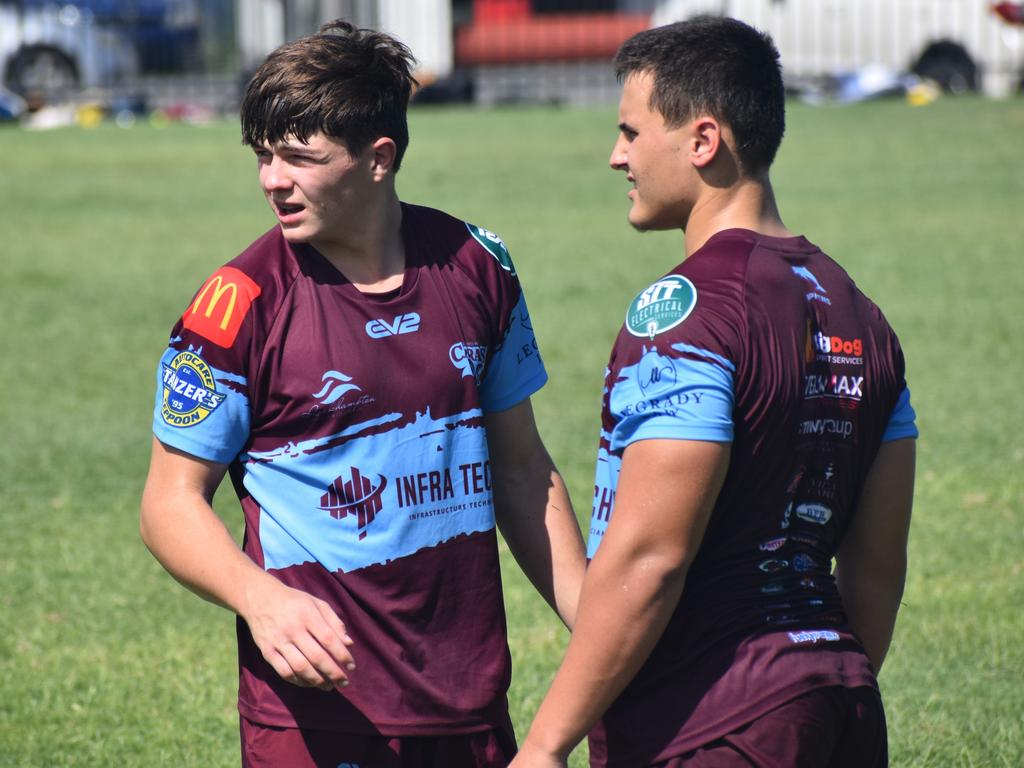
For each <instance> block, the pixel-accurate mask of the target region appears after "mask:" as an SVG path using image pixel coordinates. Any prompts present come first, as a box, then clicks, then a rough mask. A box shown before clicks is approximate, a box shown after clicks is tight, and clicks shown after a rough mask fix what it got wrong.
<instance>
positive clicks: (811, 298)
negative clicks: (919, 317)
mask: <svg viewBox="0 0 1024 768" xmlns="http://www.w3.org/2000/svg"><path fill="white" fill-rule="evenodd" d="M615 64H616V71H617V73H618V75H619V77H620V79H622V80H623V81H624V86H623V93H622V100H621V104H620V109H619V121H620V122H619V131H620V134H619V137H618V140H617V141H616V143H615V147H614V149H613V151H612V155H611V166H612V168H614V169H616V170H621V171H623V172H625V174H626V179H627V180H628V181H629V182H631V183H632V185H633V188H632V190H631V191H630V192H629V197H630V199H631V201H632V206H631V208H630V211H629V221H630V223H631V224H632V225H633V226H634V227H636V228H637V229H639V230H650V229H674V228H679V229H682V230H683V232H684V233H685V250H686V255H685V260H684V261H683V262H682V263H681V264H680V265H678V266H677V267H675V268H674V269H672V270H671V271H670V272H669V273H668V274H666V275H664V276H663V277H660V278H658V279H657V280H655V281H654V282H653V283H651V284H650V285H649V286H648V287H647V288H645V289H644V290H643V291H641V292H640V293H639V294H638V295H637V297H636V298H635V299H634V300H633V302H632V303H631V304H630V306H629V308H628V310H627V312H626V322H625V326H624V327H623V329H622V331H621V333H620V334H619V337H618V339H617V341H616V343H615V346H614V348H613V350H612V355H611V361H610V363H609V366H608V372H607V378H606V382H605V393H606V394H605V400H604V407H603V413H602V435H601V444H600V450H599V453H598V463H597V479H596V493H595V499H594V509H593V515H592V520H591V533H590V543H589V551H588V555H589V556H590V557H591V561H590V565H589V567H588V570H587V575H586V578H585V579H584V586H583V593H582V595H581V596H580V602H579V611H578V614H577V619H576V625H575V628H574V630H573V636H572V639H571V641H570V644H569V648H568V650H567V652H566V655H565V659H564V661H563V663H562V665H561V668H560V669H559V671H558V673H557V675H556V677H555V680H554V682H553V683H552V686H551V689H550V691H549V692H548V694H547V697H546V698H545V700H544V702H543V703H542V705H541V707H540V709H539V711H538V714H537V716H536V719H535V720H534V722H533V725H532V727H531V728H530V732H529V734H528V736H527V738H526V739H525V740H524V742H523V744H522V746H521V749H520V753H519V755H518V757H517V758H516V759H515V760H514V761H513V766H514V767H515V768H528V767H529V768H536V766H545V767H550V766H564V765H565V764H566V759H567V756H568V754H569V752H570V751H571V750H572V748H573V747H574V745H575V744H576V743H577V742H578V741H579V740H580V739H581V738H582V737H583V736H584V735H585V734H586V733H587V732H588V731H590V756H591V764H592V765H594V766H622V767H623V768H626V767H628V768H637V767H638V766H659V767H660V768H677V767H680V766H684V765H685V766H695V767H698V768H700V767H702V766H708V767H712V768H728V767H729V766H760V767H762V768H781V767H784V766H850V767H851V768H853V766H857V767H858V768H867V767H869V766H883V765H885V764H886V759H887V758H886V730H885V719H884V713H883V710H882V703H881V700H880V698H879V695H878V686H877V682H876V674H877V672H878V670H879V668H880V667H881V665H882V661H883V659H884V657H885V654H886V650H887V648H888V646H889V642H890V640H891V637H892V631H893V626H894V622H895V619H896V612H897V609H898V606H899V600H900V596H901V594H902V591H903V583H904V577H905V571H906V541H907V532H908V527H909V522H910V510H911V499H912V495H913V477H914V463H915V459H914V439H913V438H915V437H916V436H917V429H916V427H915V417H914V413H913V410H912V409H911V407H910V404H909V394H908V390H907V388H906V382H905V380H904V362H903V354H902V352H901V350H900V345H899V342H898V341H897V339H896V336H895V334H894V333H893V331H892V329H891V328H890V327H889V325H888V323H886V321H885V318H884V317H883V316H882V313H881V312H880V311H879V310H878V309H877V307H875V305H874V304H872V303H871V302H870V301H869V300H868V299H867V298H866V297H865V296H864V295H863V294H862V293H861V292H860V291H859V290H858V289H857V287H856V286H855V285H854V283H853V281H852V280H851V279H850V278H849V276H848V275H847V274H846V272H844V271H843V269H842V268H841V267H840V266H839V265H838V264H836V263H835V262H834V261H832V260H831V259H830V258H829V257H828V256H826V255H825V254H824V253H822V251H821V250H819V249H818V248H817V247H816V246H815V245H813V244H812V243H810V242H809V241H808V240H806V239H805V238H804V237H799V236H795V235H793V234H792V233H791V232H790V231H789V230H787V229H786V227H785V225H784V224H783V222H782V220H781V218H780V216H779V213H778V209H777V208H776V204H775V198H774V195H773V193H772V187H771V183H770V181H769V175H768V171H769V167H770V165H771V163H772V161H773V159H774V156H775V152H776V150H777V148H778V146H779V143H780V142H781V139H782V134H783V130H784V93H783V86H782V76H781V71H780V67H779V63H778V52H777V51H776V49H775V47H774V46H773V45H772V43H771V40H770V39H769V38H768V37H767V36H764V35H762V34H760V33H758V32H757V31H756V30H754V29H752V28H750V27H748V26H746V25H745V24H742V23H740V22H738V21H735V20H733V19H727V18H720V17H701V18H697V19H694V20H691V21H688V22H684V23H679V24H674V25H671V26H668V27H663V28H659V29H654V30H648V31H646V32H643V33H640V34H638V35H636V36H635V37H633V38H631V39H630V40H629V41H627V42H626V43H625V44H624V45H623V46H622V48H621V50H620V51H619V53H618V55H617V57H616V60H615ZM833 557H834V558H835V559H836V561H837V563H838V565H837V568H836V571H835V573H833V572H832V567H831V565H832V559H833ZM591 729H592V730H591Z"/></svg>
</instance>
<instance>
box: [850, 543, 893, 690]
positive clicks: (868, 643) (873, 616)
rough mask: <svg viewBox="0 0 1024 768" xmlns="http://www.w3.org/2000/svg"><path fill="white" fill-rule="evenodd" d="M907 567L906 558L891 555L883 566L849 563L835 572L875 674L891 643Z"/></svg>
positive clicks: (851, 622) (854, 627)
mask: <svg viewBox="0 0 1024 768" xmlns="http://www.w3.org/2000/svg"><path fill="white" fill-rule="evenodd" d="M906 568H907V561H906V555H905V554H901V553H892V555H891V556H889V557H887V558H886V562H885V563H884V564H881V563H861V564H857V565H853V564H850V563H849V562H846V563H841V564H840V565H839V566H838V567H837V569H836V583H837V586H838V588H839V594H840V596H841V598H842V601H843V608H844V610H845V611H846V617H847V619H848V620H849V622H850V626H851V627H852V628H853V631H854V632H855V633H856V635H857V637H859V638H860V641H861V643H862V644H863V645H864V650H865V651H866V652H867V655H868V658H869V659H870V660H871V663H872V665H873V666H874V668H875V672H876V673H877V672H878V671H880V670H881V668H882V663H883V662H884V661H885V656H886V654H887V653H888V651H889V645H890V643H891V642H892V635H893V630H894V629H895V626H896V614H897V613H898V611H899V607H900V599H901V598H902V597H903V586H904V583H905V581H906V572H907V569H906Z"/></svg>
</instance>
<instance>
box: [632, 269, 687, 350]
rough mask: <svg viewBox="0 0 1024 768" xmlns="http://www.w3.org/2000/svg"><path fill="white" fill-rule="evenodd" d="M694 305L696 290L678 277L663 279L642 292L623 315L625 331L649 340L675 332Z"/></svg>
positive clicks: (683, 278)
mask: <svg viewBox="0 0 1024 768" xmlns="http://www.w3.org/2000/svg"><path fill="white" fill-rule="evenodd" d="M696 305H697V289H696V288H695V287H694V285H693V283H691V282H690V281H689V280H687V279H686V278H685V277H683V276H682V275H666V276H665V277H663V278H661V279H660V280H658V281H657V282H656V283H654V284H652V285H650V286H649V287H647V288H645V289H644V290H642V291H641V292H640V293H639V294H638V295H637V297H636V298H635V299H633V303H631V304H630V305H629V309H628V310H627V311H626V330H628V331H629V332H630V333H631V334H633V335H634V336H639V337H641V338H644V337H649V338H651V339H653V338H654V337H655V336H657V335H658V334H659V333H664V332H665V331H667V330H669V329H671V328H675V327H676V326H677V325H679V324H680V323H681V322H683V320H685V319H686V318H687V317H688V316H689V314H690V313H691V312H692V311H693V308H694V307H695V306H696Z"/></svg>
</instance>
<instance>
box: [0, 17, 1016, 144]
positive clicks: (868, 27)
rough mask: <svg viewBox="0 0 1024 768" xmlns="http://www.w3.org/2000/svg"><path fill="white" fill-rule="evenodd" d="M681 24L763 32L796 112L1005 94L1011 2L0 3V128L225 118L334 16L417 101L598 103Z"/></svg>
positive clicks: (1010, 59) (1012, 54) (1009, 82)
mask: <svg viewBox="0 0 1024 768" xmlns="http://www.w3.org/2000/svg"><path fill="white" fill-rule="evenodd" d="M697 13H719V14H725V15H731V16H734V17H736V18H739V19H743V20H745V21H748V22H750V23H752V24H754V25H755V26H757V27H759V28H761V29H764V30H766V31H768V32H770V33H771V34H772V36H773V37H774V39H775V41H776V43H777V45H778V46H779V49H780V51H781V53H782V59H783V61H784V62H785V66H786V78H787V86H788V87H789V89H790V90H791V91H792V92H793V93H794V94H795V95H797V96H799V97H801V98H804V99H806V100H809V101H825V100H838V101H844V102H848V101H856V100H863V99H869V98H874V97H877V96H881V95H891V94H893V93H906V94H907V95H908V97H909V98H910V99H911V100H913V101H917V102H928V101H930V100H933V99H934V98H936V97H937V96H938V95H940V94H941V93H942V92H952V93H962V92H970V91H980V92H982V93H984V94H987V95H989V96H996V97H1005V96H1008V95H1010V94H1012V93H1014V92H1018V91H1019V90H1020V89H1021V87H1022V79H1024V3H1014V2H1000V3H993V2H988V1H987V0H899V2H892V1H891V0H207V1H206V2H200V1H199V0H69V1H68V2H60V1H59V0H0V77H2V79H0V83H2V88H3V90H2V91H0V119H3V118H6V119H8V120H15V119H19V120H25V121H26V122H27V123H28V124H29V125H30V126H34V127H51V126H56V125H63V124H68V123H71V122H76V121H77V122H79V123H86V124H89V123H95V122H97V121H98V120H101V119H104V118H107V117H112V118H115V119H117V120H118V121H119V122H122V123H130V122H131V121H132V120H134V119H138V118H140V117H146V116H153V115H156V118H157V119H168V120H178V119H181V120H187V121H201V120H204V119H209V118H212V117H215V116H219V115H224V114H228V113H232V112H233V111H234V110H235V109H236V107H237V103H238V99H239V90H240V88H241V87H242V85H243V83H244V82H245V79H246V77H247V75H248V74H249V73H250V72H251V71H252V70H253V69H254V67H255V66H256V65H258V64H259V62H260V61H261V60H262V59H263V57H264V56H265V55H266V54H267V53H268V52H269V51H270V50H272V49H273V48H275V47H276V46H278V45H280V44H281V43H283V42H285V41H287V40H290V39H293V38H295V37H298V36H301V35H304V34H308V33H310V32H313V31H315V30H316V29H317V28H318V26H319V25H320V24H321V23H323V22H324V21H327V20H330V19H334V18H338V17H345V18H348V19H350V20H351V21H353V22H354V23H355V24H357V25H358V26H364V27H375V28H378V29H383V30H385V31H387V32H390V33H392V34H394V35H395V36H397V37H398V38H400V39H401V40H403V41H404V42H406V43H407V44H408V45H409V46H410V47H411V48H412V50H413V52H414V53H415V54H416V56H417V58H418V59H419V62H420V69H419V73H418V78H419V80H420V83H421V85H422V88H421V90H420V91H419V92H418V94H417V96H416V98H417V100H419V101H421V102H430V103H438V102H440V103H453V102H455V103H472V104H477V105H482V106H493V105H498V104H510V103H543V104H567V105H588V106H589V105H601V104H609V103H613V102H614V101H615V100H616V98H617V94H618V90H617V87H616V84H615V82H614V77H613V75H612V73H611V71H610V68H609V67H608V66H607V62H608V60H609V58H610V57H611V56H612V55H613V54H614V52H615V50H616V49H617V48H618V46H619V44H620V43H621V42H622V41H623V40H625V39H626V38H627V37H629V36H630V35H632V34H633V33H635V32H637V31H639V30H642V29H645V28H647V27H650V26H657V25H660V24H665V23H668V22H671V21H676V20H680V19H685V18H687V17H690V16H692V15H695V14H697Z"/></svg>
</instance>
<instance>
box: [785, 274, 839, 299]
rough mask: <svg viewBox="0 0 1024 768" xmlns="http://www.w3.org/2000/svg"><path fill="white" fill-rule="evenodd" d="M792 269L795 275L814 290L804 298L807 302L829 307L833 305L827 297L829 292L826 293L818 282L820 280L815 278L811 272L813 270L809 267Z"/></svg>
mask: <svg viewBox="0 0 1024 768" xmlns="http://www.w3.org/2000/svg"><path fill="white" fill-rule="evenodd" d="M790 269H792V270H793V274H794V275H796V276H797V277H799V278H800V279H801V280H804V281H806V282H807V284H808V285H810V286H811V287H812V288H813V290H811V291H809V292H808V293H807V294H806V295H805V297H804V298H805V299H807V301H820V302H821V303H822V304H827V305H831V304H832V300H831V299H830V298H829V297H828V295H827V294H828V291H826V290H825V287H824V286H823V285H822V284H821V283H819V282H818V278H816V277H815V276H814V273H813V272H811V270H809V269H808V268H807V267H790Z"/></svg>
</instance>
